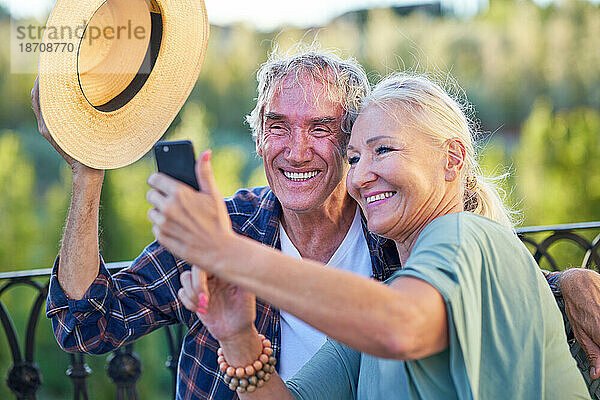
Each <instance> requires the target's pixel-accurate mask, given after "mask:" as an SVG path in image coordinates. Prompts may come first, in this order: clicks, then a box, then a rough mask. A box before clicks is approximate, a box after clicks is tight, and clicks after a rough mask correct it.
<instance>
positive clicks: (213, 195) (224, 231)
mask: <svg viewBox="0 0 600 400" xmlns="http://www.w3.org/2000/svg"><path fill="white" fill-rule="evenodd" d="M210 157H211V152H210V150H207V151H205V152H204V153H203V154H202V156H201V157H200V160H199V161H198V162H197V163H196V176H197V179H198V184H199V186H200V188H201V189H200V192H198V191H196V190H194V189H192V188H191V187H190V186H188V185H186V184H184V183H181V182H179V181H177V180H175V179H173V178H171V177H169V176H167V175H165V174H161V173H154V174H152V175H150V177H149V178H148V184H149V185H150V186H151V187H152V189H151V190H150V191H148V193H147V195H146V199H147V200H148V202H149V203H150V204H152V205H153V206H154V208H153V209H151V210H150V211H148V218H149V219H150V221H151V222H152V224H153V225H152V233H154V236H155V237H156V239H157V240H158V242H159V243H160V244H162V245H163V246H165V247H166V248H168V249H169V250H170V251H171V252H172V253H174V254H176V255H177V256H179V257H181V258H183V259H185V260H187V261H189V262H190V264H196V265H198V266H200V267H201V268H203V269H204V270H206V271H209V272H211V271H214V268H215V266H216V264H218V262H219V261H220V260H222V259H223V258H224V256H226V255H227V253H228V252H231V251H232V246H233V244H232V242H233V241H234V239H235V234H234V232H233V230H232V229H231V220H230V219H229V215H228V214H227V210H226V208H225V203H224V202H223V199H222V197H221V194H220V193H219V190H218V189H217V186H216V184H215V180H214V176H213V172H212V167H211V165H210Z"/></svg>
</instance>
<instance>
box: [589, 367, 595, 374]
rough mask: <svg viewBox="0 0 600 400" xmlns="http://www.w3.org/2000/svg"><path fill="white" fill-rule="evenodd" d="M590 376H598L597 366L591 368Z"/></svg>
mask: <svg viewBox="0 0 600 400" xmlns="http://www.w3.org/2000/svg"><path fill="white" fill-rule="evenodd" d="M590 376H596V367H592V368H590Z"/></svg>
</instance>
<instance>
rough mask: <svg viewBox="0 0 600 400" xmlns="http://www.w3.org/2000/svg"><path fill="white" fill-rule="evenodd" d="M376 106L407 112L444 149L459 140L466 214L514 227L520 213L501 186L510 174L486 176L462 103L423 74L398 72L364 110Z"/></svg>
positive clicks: (368, 98)
mask: <svg viewBox="0 0 600 400" xmlns="http://www.w3.org/2000/svg"><path fill="white" fill-rule="evenodd" d="M372 104H377V105H378V106H380V107H382V108H383V109H385V110H389V111H390V115H394V110H390V108H389V106H395V107H400V108H401V109H402V110H404V111H406V115H408V116H409V118H410V119H411V120H412V121H411V122H413V123H414V124H415V128H416V129H418V130H420V131H422V132H423V133H425V134H427V135H429V137H430V138H431V139H432V140H433V141H434V142H435V143H437V144H439V145H440V146H442V145H443V144H444V143H445V142H446V141H447V140H449V139H457V140H459V141H460V142H461V143H462V144H463V145H464V147H465V152H466V156H465V160H464V168H463V174H462V184H463V188H464V196H463V203H464V209H465V211H470V212H473V213H476V214H481V215H483V216H485V217H488V218H490V219H492V220H494V221H496V222H498V223H500V224H502V225H505V226H508V227H512V226H513V217H514V216H515V215H516V211H513V210H510V209H509V208H508V207H506V206H505V204H504V201H503V198H504V195H503V194H504V192H503V191H502V189H501V188H500V186H499V182H500V181H502V180H503V179H505V178H506V175H507V174H503V175H499V176H485V175H484V174H483V171H482V169H481V167H480V165H479V162H478V154H477V152H476V149H475V139H474V136H475V133H476V132H475V131H476V130H475V129H472V128H471V124H470V123H469V120H468V119H467V117H466V115H465V112H463V107H461V105H460V104H459V102H458V101H456V100H455V99H453V98H452V97H451V96H450V95H449V94H448V93H447V92H446V91H445V90H444V89H443V88H442V87H441V86H440V85H438V84H437V83H434V82H433V81H432V80H431V79H429V78H428V77H425V76H423V75H416V74H407V73H396V74H393V75H390V76H388V77H387V78H384V79H383V80H381V81H380V82H379V83H378V84H377V85H376V86H375V87H374V88H373V90H372V91H371V93H370V94H369V95H367V96H366V97H365V98H364V99H363V100H362V104H361V107H362V109H364V108H365V107H368V106H369V105H372ZM396 111H397V110H396Z"/></svg>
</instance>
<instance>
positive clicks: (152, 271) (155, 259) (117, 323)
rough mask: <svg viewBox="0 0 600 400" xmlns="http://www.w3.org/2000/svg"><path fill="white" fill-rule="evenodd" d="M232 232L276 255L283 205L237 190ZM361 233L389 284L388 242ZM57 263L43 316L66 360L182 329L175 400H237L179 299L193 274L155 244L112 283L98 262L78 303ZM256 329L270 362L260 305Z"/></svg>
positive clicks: (271, 317) (391, 256)
mask: <svg viewBox="0 0 600 400" xmlns="http://www.w3.org/2000/svg"><path fill="white" fill-rule="evenodd" d="M225 203H226V204H227V211H228V212H229V216H230V217H231V222H232V226H233V229H234V230H235V231H236V232H237V233H239V234H242V235H245V236H248V237H249V238H252V239H254V240H256V241H257V242H260V243H263V244H265V245H267V246H271V247H275V248H278V249H279V248H280V242H279V218H280V215H281V205H280V204H279V201H278V200H277V198H276V197H275V195H274V194H273V192H272V191H271V190H270V189H269V188H267V187H261V188H254V189H251V190H245V189H244V190H240V191H238V192H237V193H236V194H235V195H234V196H233V197H231V198H228V199H226V200H225ZM363 230H364V233H365V237H366V239H367V244H368V246H369V250H370V254H371V261H372V265H373V275H372V276H373V278H375V279H378V280H384V279H387V278H388V277H389V276H390V275H391V274H392V273H393V272H394V271H395V270H396V269H398V268H399V267H400V261H399V258H398V253H397V252H396V246H395V245H394V243H393V242H392V241H391V240H387V239H384V238H382V237H379V236H376V235H374V234H372V233H370V232H368V231H367V229H366V226H365V224H364V221H363ZM57 267H58V259H57V260H56V262H55V264H54V269H53V271H52V276H51V279H50V289H49V292H48V302H47V305H46V315H47V316H48V318H51V319H52V327H53V329H54V334H55V336H56V339H57V341H58V343H59V344H60V346H61V347H62V348H63V349H64V350H65V351H68V352H71V353H90V354H102V353H106V352H109V351H112V350H115V349H116V348H118V347H120V346H123V345H124V344H126V343H129V342H132V341H134V340H136V339H138V338H139V337H141V336H144V335H146V334H148V333H150V332H152V331H153V330H155V329H157V328H160V327H161V326H164V325H168V324H178V323H183V324H185V325H186V326H187V327H188V328H189V330H188V332H187V334H186V335H185V338H184V341H183V346H182V350H181V354H180V356H179V369H178V371H179V374H178V381H177V394H176V398H177V399H182V400H183V399H185V400H191V399H219V400H220V399H223V400H224V399H228V400H229V399H234V398H237V396H236V395H235V393H234V392H232V391H231V390H230V389H229V388H228V387H227V385H226V384H225V382H224V381H223V379H222V374H221V375H220V374H219V369H218V365H217V355H216V352H217V348H218V347H219V346H218V343H217V341H216V340H215V339H214V338H213V337H212V336H211V335H210V333H209V332H208V330H207V329H206V328H205V327H204V326H203V325H202V323H201V322H200V320H199V319H198V317H197V316H196V314H195V313H193V312H190V311H188V310H187V309H186V308H185V307H184V306H183V304H182V303H181V302H180V301H179V298H178V297H177V291H178V290H179V288H180V287H181V285H180V283H179V275H180V274H181V273H182V272H183V271H185V270H189V269H190V265H189V264H187V263H186V262H185V261H183V260H181V259H178V258H176V257H174V256H173V255H172V254H171V253H169V251H168V250H166V249H165V248H164V247H162V246H161V245H160V244H158V243H157V242H154V243H152V244H150V245H149V246H148V247H147V248H146V249H144V251H143V252H142V254H141V255H140V256H139V257H138V258H136V259H135V260H134V261H133V263H132V264H131V266H129V267H128V268H126V269H124V270H122V271H120V272H117V273H116V274H114V275H112V276H111V274H110V273H109V272H108V271H107V270H106V267H105V265H104V262H103V260H102V258H100V271H99V273H98V276H97V277H96V279H95V281H94V282H93V283H92V285H91V286H90V288H89V289H88V290H87V292H86V293H85V295H84V297H83V299H81V300H73V299H70V298H68V297H67V296H66V294H65V293H64V291H63V290H62V288H61V287H60V284H59V283H58V278H57ZM256 311H257V318H256V327H257V329H258V331H259V332H261V333H263V334H264V335H265V336H267V337H268V338H270V339H271V341H272V343H273V351H274V354H275V357H277V359H279V355H280V352H281V327H280V318H279V311H278V310H277V309H275V308H274V307H272V306H270V305H268V304H265V303H262V302H260V301H258V302H257V305H256Z"/></svg>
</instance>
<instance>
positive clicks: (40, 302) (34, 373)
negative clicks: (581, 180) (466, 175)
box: [0, 222, 600, 400]
mask: <svg viewBox="0 0 600 400" xmlns="http://www.w3.org/2000/svg"><path fill="white" fill-rule="evenodd" d="M517 234H518V235H519V237H520V238H521V240H522V241H523V242H524V243H525V244H526V245H527V246H528V247H529V248H530V250H531V252H532V254H533V256H534V258H535V260H536V261H537V262H538V264H540V266H541V267H545V268H547V269H552V270H559V269H562V267H564V266H571V267H582V268H589V269H595V270H596V271H598V269H599V268H600V254H599V252H600V222H588V223H580V224H567V225H555V226H538V227H525V228H519V229H517ZM562 243H570V244H571V247H572V248H571V249H569V251H567V252H565V251H563V249H562V248H561V247H560V246H559V244H562ZM573 245H574V246H573ZM565 253H568V254H567V255H568V256H569V260H568V261H567V262H562V261H560V260H561V259H563V258H564V255H565ZM127 264H128V263H111V264H108V265H107V268H108V270H109V271H110V272H111V273H114V272H116V271H118V270H120V269H122V268H124V267H125V266H127ZM50 273H51V270H50V269H40V270H31V271H19V272H6V273H0V323H1V324H2V329H3V331H4V334H5V336H6V339H7V343H8V347H9V348H10V355H11V358H12V365H11V366H10V368H9V370H8V374H7V377H6V384H7V385H8V387H9V388H10V390H11V391H12V393H13V394H14V395H15V396H16V398H17V399H19V400H21V399H22V400H32V399H36V398H37V392H38V390H39V389H40V387H41V385H42V383H43V375H42V372H41V370H40V368H39V367H38V365H37V364H36V361H35V360H36V358H35V343H36V342H35V338H36V328H37V326H38V322H39V320H40V317H41V315H42V313H41V311H42V307H43V306H44V304H45V300H46V295H47V292H48V278H49V276H50ZM17 286H26V287H28V288H30V289H31V290H33V291H34V293H35V295H34V298H33V304H32V306H31V309H30V311H29V316H28V318H27V324H26V328H25V336H24V349H22V348H21V345H20V342H19V335H18V332H17V329H16V328H15V324H14V322H13V319H12V317H11V314H10V310H9V309H8V308H7V307H6V306H5V303H3V301H2V296H3V295H4V294H5V293H6V292H8V291H9V290H12V289H14V288H15V287H17ZM161 329H162V330H163V331H164V333H165V338H166V341H167V346H166V347H167V350H168V356H167V359H166V361H165V367H166V370H167V371H168V372H167V373H170V374H171V379H172V389H171V392H172V397H173V398H174V394H175V384H176V378H177V376H176V375H177V361H178V359H179V352H180V350H181V345H182V339H183V335H184V329H185V328H184V326H183V325H176V326H168V327H165V328H161ZM567 329H568V324H567ZM570 343H571V350H572V352H573V356H574V357H575V358H576V359H577V361H578V363H579V364H580V367H581V368H582V369H583V368H585V362H587V358H586V357H585V354H584V353H583V352H582V351H581V348H580V347H579V346H578V345H577V343H576V342H575V341H574V339H572V338H571V342H570ZM87 357H90V356H86V355H82V354H71V355H70V365H69V366H68V367H67V368H66V375H67V376H68V377H69V378H70V380H71V382H72V385H73V389H74V390H73V393H74V395H73V397H74V399H76V400H79V399H88V398H89V395H88V379H89V378H90V377H91V376H93V373H92V370H91V368H90V367H89V366H88V364H87V363H86V359H87ZM96 357H97V356H96ZM106 373H107V375H108V376H109V377H110V379H111V380H112V382H113V383H114V385H115V393H116V394H115V397H116V398H117V399H119V400H120V399H137V398H138V395H137V390H136V382H137V381H138V379H139V378H140V376H141V374H142V360H141V359H140V358H139V356H138V355H137V354H136V353H135V352H134V344H128V345H126V346H124V347H123V348H121V349H119V350H117V351H115V352H113V353H111V354H110V355H109V356H108V357H107V361H106ZM587 382H588V386H589V387H590V392H591V393H592V395H593V396H595V399H596V400H600V380H597V381H596V382H590V381H589V377H588V379H587Z"/></svg>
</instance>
